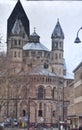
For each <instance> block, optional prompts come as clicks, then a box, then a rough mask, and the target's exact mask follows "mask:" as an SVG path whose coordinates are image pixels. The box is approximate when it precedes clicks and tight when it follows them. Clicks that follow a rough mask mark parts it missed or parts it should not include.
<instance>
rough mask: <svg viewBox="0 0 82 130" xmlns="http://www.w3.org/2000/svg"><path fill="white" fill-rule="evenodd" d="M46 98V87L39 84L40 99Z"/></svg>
mask: <svg viewBox="0 0 82 130" xmlns="http://www.w3.org/2000/svg"><path fill="white" fill-rule="evenodd" d="M43 98H44V87H43V86H39V88H38V99H43Z"/></svg>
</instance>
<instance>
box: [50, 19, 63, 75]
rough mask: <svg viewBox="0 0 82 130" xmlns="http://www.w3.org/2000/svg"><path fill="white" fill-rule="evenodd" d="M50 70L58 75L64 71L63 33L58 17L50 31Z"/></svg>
mask: <svg viewBox="0 0 82 130" xmlns="http://www.w3.org/2000/svg"><path fill="white" fill-rule="evenodd" d="M51 38H52V50H51V51H52V71H53V72H56V74H57V75H58V76H60V77H62V76H63V73H64V58H63V52H64V50H63V48H64V33H63V31H62V28H61V25H60V22H59V19H58V21H57V24H56V26H55V28H54V30H53V33H52V36H51Z"/></svg>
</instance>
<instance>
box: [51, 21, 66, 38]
mask: <svg viewBox="0 0 82 130" xmlns="http://www.w3.org/2000/svg"><path fill="white" fill-rule="evenodd" d="M51 38H61V39H64V33H63V30H62V28H61V25H60V22H59V19H58V21H57V24H56V26H55V28H54V30H53V33H52V35H51Z"/></svg>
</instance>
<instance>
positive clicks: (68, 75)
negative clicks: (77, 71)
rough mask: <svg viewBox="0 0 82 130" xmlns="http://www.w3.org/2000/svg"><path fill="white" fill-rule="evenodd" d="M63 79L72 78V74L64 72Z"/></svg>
mask: <svg viewBox="0 0 82 130" xmlns="http://www.w3.org/2000/svg"><path fill="white" fill-rule="evenodd" d="M64 79H74V74H70V73H68V72H66V75H64Z"/></svg>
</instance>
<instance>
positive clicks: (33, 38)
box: [29, 27, 40, 43]
mask: <svg viewBox="0 0 82 130" xmlns="http://www.w3.org/2000/svg"><path fill="white" fill-rule="evenodd" d="M39 39H40V36H39V35H38V34H37V33H36V31H35V27H34V32H33V33H32V34H31V35H30V38H29V41H30V42H35V43H37V42H40V41H39Z"/></svg>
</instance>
